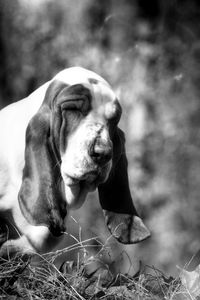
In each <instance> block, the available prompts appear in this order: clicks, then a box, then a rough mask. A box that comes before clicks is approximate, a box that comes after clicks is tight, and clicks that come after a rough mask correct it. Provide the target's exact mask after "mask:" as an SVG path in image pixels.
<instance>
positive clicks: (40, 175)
mask: <svg viewBox="0 0 200 300" xmlns="http://www.w3.org/2000/svg"><path fill="white" fill-rule="evenodd" d="M58 91H59V84H58V83H57V82H56V83H54V82H53V83H51V84H50V86H49V87H48V89H47V91H46V95H45V98H44V101H43V104H42V106H41V107H40V109H39V111H38V112H37V114H35V115H34V116H33V118H32V119H31V120H30V122H29V124H28V127H27V131H26V146H25V166H24V170H23V178H22V185H21V189H20V192H19V195H18V199H19V204H20V208H21V210H22V212H23V214H24V216H25V217H26V219H27V220H28V221H29V222H30V223H31V224H33V225H45V226H48V227H49V229H50V231H51V232H52V234H54V235H55V236H58V235H60V234H61V233H62V232H63V231H64V218H65V216H66V213H67V211H66V204H65V201H64V199H63V197H62V188H61V185H62V182H61V175H60V165H59V160H60V158H59V157H58V156H59V154H58V153H59V151H57V149H56V146H55V143H54V139H55V137H52V135H53V129H52V128H51V124H50V123H51V120H52V118H53V116H52V103H53V101H54V98H55V97H56V95H57V94H58ZM56 119H57V122H55V123H56V126H58V127H59V120H58V119H59V116H58V115H57V116H56ZM57 129H58V128H57Z"/></svg>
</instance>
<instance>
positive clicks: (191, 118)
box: [0, 0, 200, 272]
mask: <svg viewBox="0 0 200 300" xmlns="http://www.w3.org/2000/svg"><path fill="white" fill-rule="evenodd" d="M199 17H200V5H199V2H198V1H197V0H196V1H195V0H193V1H190V0H184V1H180V0H176V1H174V0H170V1H165V0H161V1H159V0H151V1H145V0H135V1H131V0H124V1H122V0H115V1H114V0H102V1H98V0H83V1H80V0H59V1H53V0H46V1H45V0H42V1H41V0H40V1H38V0H37V1H34V0H33V1H29V0H9V1H4V0H0V24H1V32H0V107H3V106H5V105H7V104H9V103H11V102H14V101H16V100H19V99H20V98H23V97H25V96H26V95H28V94H29V93H30V92H32V91H33V90H34V89H36V88H37V87H38V86H40V85H41V84H42V83H44V82H45V81H47V80H48V79H50V78H51V77H52V76H53V75H54V74H56V73H57V72H58V71H59V70H61V69H63V68H65V67H69V66H73V65H81V66H83V67H86V68H89V69H92V70H93V71H95V72H97V73H99V74H100V75H102V76H103V77H105V78H106V79H107V80H108V81H109V82H110V83H111V85H112V86H113V87H114V89H115V90H116V93H117V94H118V96H119V99H120V102H121V104H122V107H123V116H122V121H121V127H122V128H123V129H124V131H125V132H126V137H127V155H128V160H129V177H130V185H131V191H132V195H133V197H134V199H135V202H136V205H137V207H138V209H139V211H140V213H141V215H142V216H143V218H144V219H145V221H146V223H147V224H148V226H149V228H150V229H151V231H152V237H151V239H150V240H148V241H146V242H144V243H141V244H139V245H137V246H125V247H123V246H121V245H119V244H117V242H114V241H113V242H112V243H111V249H112V252H113V255H114V256H116V257H117V256H118V255H119V253H120V251H121V250H122V249H125V250H126V251H127V253H128V255H129V257H130V259H131V260H132V261H133V262H134V263H135V260H138V259H142V260H143V261H145V262H146V263H148V264H149V265H152V264H154V265H156V266H158V267H160V268H162V269H163V270H167V271H171V272H172V271H173V272H174V271H175V270H176V268H175V265H176V264H179V265H182V266H183V265H184V264H185V263H188V262H189V261H190V259H191V257H192V255H193V254H194V253H195V252H196V251H197V250H198V249H200V239H199V231H200V218H199V216H200V201H199V197H200V149H199V148H200V101H199V96H200V85H199V78H200V71H199V70H200V68H199V65H200V42H199V38H200V23H199ZM95 197H96V196H95V195H91V196H90V198H95ZM94 215H95V218H94V217H93V216H94ZM74 216H75V217H76V219H77V220H78V222H79V223H80V225H81V226H82V228H83V231H85V232H87V234H88V235H92V234H95V235H96V234H97V235H100V236H101V237H102V240H106V238H107V236H108V233H107V231H106V228H105V226H104V223H103V222H104V220H103V218H102V214H101V210H100V208H99V205H98V202H97V201H93V199H89V200H88V201H87V202H86V204H85V205H84V207H83V208H82V209H81V210H80V211H78V212H76V213H75V214H74ZM86 220H87V221H86ZM68 228H69V230H72V231H73V230H74V225H73V224H71V225H70V222H69V227H68ZM91 228H92V231H91Z"/></svg>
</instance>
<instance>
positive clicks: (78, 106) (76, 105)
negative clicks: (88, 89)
mask: <svg viewBox="0 0 200 300" xmlns="http://www.w3.org/2000/svg"><path fill="white" fill-rule="evenodd" d="M82 106H83V100H77V99H76V100H67V101H65V102H63V103H62V105H61V107H62V109H64V110H82Z"/></svg>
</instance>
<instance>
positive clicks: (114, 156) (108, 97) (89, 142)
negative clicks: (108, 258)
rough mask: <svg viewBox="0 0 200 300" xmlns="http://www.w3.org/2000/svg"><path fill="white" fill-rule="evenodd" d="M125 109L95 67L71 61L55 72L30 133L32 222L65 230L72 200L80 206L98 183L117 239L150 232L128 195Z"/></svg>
mask: <svg viewBox="0 0 200 300" xmlns="http://www.w3.org/2000/svg"><path fill="white" fill-rule="evenodd" d="M121 111H122V110H121V106H120V104H119V102H118V100H117V98H116V95H115V93H114V92H113V91H112V89H111V87H110V86H109V84H108V83H107V82H106V81H105V80H104V79H103V78H101V77H100V76H98V75H97V74H95V73H93V72H91V71H88V70H85V69H82V68H70V69H66V70H64V71H62V72H60V73H58V75H56V76H55V77H54V78H53V80H52V81H51V82H50V83H49V87H48V88H47V91H46V94H45V97H44V100H43V103H42V105H41V107H40V109H39V111H38V112H37V114H36V115H35V116H33V118H32V120H31V121H30V123H29V125H28V128H27V132H26V149H25V167H24V172H23V181H22V186H21V190H20V193H19V203H20V207H21V209H22V212H23V213H24V215H25V216H26V218H27V219H28V220H29V221H30V222H31V223H33V224H35V225H39V224H45V225H47V226H48V227H49V228H50V230H51V232H52V233H53V234H55V235H59V234H60V233H61V232H62V231H63V230H64V218H65V215H66V212H67V207H69V208H78V207H80V206H81V205H82V203H83V202H84V200H85V198H86V196H87V194H88V192H90V191H94V190H95V189H96V188H98V191H99V198H100V203H101V206H102V208H103V211H104V215H105V218H106V223H107V225H108V228H109V229H110V231H111V233H112V234H113V235H114V236H115V237H116V238H117V239H118V240H119V241H121V242H123V243H134V242H139V241H141V240H143V239H145V238H147V237H148V236H149V232H148V230H147V229H146V227H145V226H144V224H143V222H142V220H141V219H140V218H139V216H138V214H137V212H136V209H135V207H134V205H133V202H132V198H131V195H130V190H129V184H128V175H127V159H126V155H125V138H124V134H123V132H122V131H121V130H120V129H119V128H118V122H119V120H120V117H121Z"/></svg>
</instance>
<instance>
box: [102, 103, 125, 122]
mask: <svg viewBox="0 0 200 300" xmlns="http://www.w3.org/2000/svg"><path fill="white" fill-rule="evenodd" d="M121 111H122V110H121V106H120V105H119V103H118V102H116V103H108V104H107V105H106V108H105V116H106V118H107V120H108V122H109V123H111V124H117V123H118V122H119V120H120V117H121Z"/></svg>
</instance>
